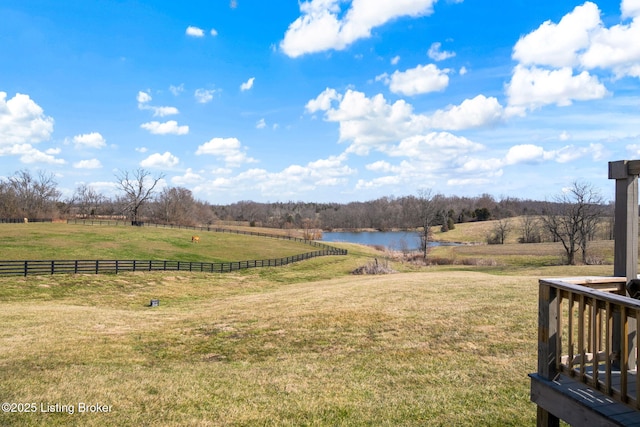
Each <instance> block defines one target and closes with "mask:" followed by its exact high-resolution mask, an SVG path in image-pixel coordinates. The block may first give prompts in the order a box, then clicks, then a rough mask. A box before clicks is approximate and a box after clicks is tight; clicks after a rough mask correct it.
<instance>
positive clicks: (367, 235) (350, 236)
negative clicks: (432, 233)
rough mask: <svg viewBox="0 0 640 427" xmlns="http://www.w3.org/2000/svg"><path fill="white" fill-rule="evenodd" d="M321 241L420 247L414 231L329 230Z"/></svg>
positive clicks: (415, 248)
mask: <svg viewBox="0 0 640 427" xmlns="http://www.w3.org/2000/svg"><path fill="white" fill-rule="evenodd" d="M322 241H325V242H348V243H358V244H360V245H380V246H384V247H386V248H387V249H391V250H410V251H416V250H419V249H420V233H417V232H415V231H359V232H351V231H331V232H323V233H322ZM449 244H451V245H455V243H441V242H430V243H429V245H430V246H440V245H449Z"/></svg>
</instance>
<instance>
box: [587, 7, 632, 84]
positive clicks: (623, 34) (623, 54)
mask: <svg viewBox="0 0 640 427" xmlns="http://www.w3.org/2000/svg"><path fill="white" fill-rule="evenodd" d="M634 13H635V12H634ZM630 40H634V41H635V40H640V19H638V18H636V19H634V20H633V21H632V22H631V23H630V24H628V25H614V26H612V27H611V28H602V29H600V30H599V31H598V32H596V33H595V34H593V36H592V38H591V44H590V45H589V48H588V49H587V50H586V52H584V54H582V56H581V58H580V59H581V65H582V66H583V67H586V68H589V69H592V68H602V69H611V70H612V71H613V72H614V74H615V75H616V77H618V78H620V77H624V76H631V77H640V43H635V42H630Z"/></svg>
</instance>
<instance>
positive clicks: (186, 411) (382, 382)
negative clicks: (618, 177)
mask: <svg viewBox="0 0 640 427" xmlns="http://www.w3.org/2000/svg"><path fill="white" fill-rule="evenodd" d="M127 230H131V228H127ZM145 230H146V229H145ZM149 231H150V230H149ZM164 231H165V232H167V230H164ZM170 232H171V233H172V232H173V231H170ZM105 233H107V232H106V231H105ZM107 234H108V233H107ZM187 234H188V236H187ZM187 234H185V236H187V237H189V236H190V234H189V233H187ZM0 236H3V237H2V238H1V239H0V240H2V241H4V234H1V235H0ZM158 236H160V235H158ZM185 236H182V238H181V239H182V240H184V237H185ZM234 237H236V238H237V237H240V236H234ZM66 238H67V236H65V235H59V236H57V237H56V239H57V241H59V239H63V240H64V239H66ZM68 238H69V239H72V237H71V235H68ZM158 238H159V237H158ZM167 238H168V237H167ZM56 239H54V240H56ZM179 241H180V240H179ZM268 242H272V241H271V240H270V241H268ZM189 244H190V243H189ZM62 246H66V244H64V245H62ZM203 246H204V243H203ZM245 246H246V245H245ZM339 246H341V247H346V248H347V249H349V251H350V255H349V256H346V257H338V256H336V257H323V258H317V259H313V260H309V261H305V262H301V263H297V264H293V265H289V266H286V267H281V268H264V269H252V270H245V271H242V272H237V273H228V274H190V273H178V274H175V273H172V274H160V273H145V274H142V273H136V274H123V275H118V276H115V275H101V276H93V275H78V276H73V275H69V276H66V275H59V276H36V277H27V278H0V397H1V400H3V401H8V402H36V403H37V404H38V405H39V404H40V403H51V404H55V403H60V404H74V405H76V404H77V403H78V402H91V403H102V404H106V405H111V407H112V411H111V412H110V413H108V414H81V415H79V414H74V415H68V414H41V413H36V414H6V413H0V425H45V424H46V425H83V426H84V425H89V426H91V425H443V426H444V425H533V424H534V423H535V405H533V404H532V403H530V402H529V386H528V378H527V376H526V374H527V373H529V372H533V371H534V370H535V366H536V344H537V278H538V277H549V276H562V275H583V274H589V275H592V274H601V275H605V274H610V273H609V271H608V270H610V266H595V267H588V268H584V267H542V268H539V267H536V268H534V267H531V266H527V265H520V266H518V265H513V264H512V265H510V266H507V267H500V266H498V267H493V268H492V269H491V270H487V271H489V272H490V273H500V274H501V275H495V274H487V273H486V272H479V271H470V269H469V268H468V267H467V268H466V271H455V270H453V269H452V268H451V267H438V268H433V267H431V268H426V269H422V270H421V271H417V272H411V273H401V274H395V275H387V276H359V277H354V276H350V275H349V274H348V273H349V272H350V271H351V270H353V269H354V268H355V267H357V266H359V265H362V264H364V263H366V262H367V261H368V260H370V259H371V258H372V257H373V256H380V254H379V253H376V252H374V251H372V250H370V249H366V248H362V247H359V246H356V245H346V244H345V245H339ZM243 258H246V257H243ZM395 267H396V268H397V269H400V270H408V269H409V267H407V266H403V265H395ZM456 268H458V267H456ZM458 269H459V268H458ZM587 270H588V271H587ZM151 298H158V299H160V301H161V303H160V307H157V308H149V307H147V306H146V305H147V304H148V302H149V300H150V299H151Z"/></svg>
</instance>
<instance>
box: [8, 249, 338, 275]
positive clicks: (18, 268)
mask: <svg viewBox="0 0 640 427" xmlns="http://www.w3.org/2000/svg"><path fill="white" fill-rule="evenodd" d="M346 253H347V251H345V250H342V249H336V248H334V249H333V250H322V251H314V252H307V253H303V254H299V255H293V256H289V257H284V258H274V259H262V260H248V261H232V262H193V261H168V260H24V261H0V275H4V276H6V275H13V276H16V275H19V276H27V275H30V274H31V275H37V274H39V275H42V274H65V273H66V274H105V273H112V274H113V273H115V274H118V273H120V272H131V271H197V272H208V273H226V272H230V271H235V270H243V269H247V268H256V267H279V266H283V265H287V264H291V263H293V262H298V261H303V260H306V259H311V258H315V257H319V256H326V255H346Z"/></svg>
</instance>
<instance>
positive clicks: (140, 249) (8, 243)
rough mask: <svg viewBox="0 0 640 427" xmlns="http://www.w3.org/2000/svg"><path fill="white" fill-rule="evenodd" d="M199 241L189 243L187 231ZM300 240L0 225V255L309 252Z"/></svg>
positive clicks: (190, 257) (176, 256) (182, 256)
mask: <svg viewBox="0 0 640 427" xmlns="http://www.w3.org/2000/svg"><path fill="white" fill-rule="evenodd" d="M194 234H197V235H199V236H200V243H198V244H195V243H191V236H192V235H194ZM313 250H314V248H312V247H311V246H309V245H305V244H304V243H300V242H295V241H289V240H281V239H270V238H266V237H255V236H246V235H237V234H229V233H216V232H207V231H196V232H194V231H193V230H181V229H170V228H154V227H131V226H119V227H116V226H98V225H95V226H91V225H68V224H57V223H54V224H50V223H49V224H47V223H31V224H0V259H4V260H23V259H24V260H27V259H29V260H31V259H153V260H176V261H203V262H227V261H244V260H252V259H269V258H280V257H287V256H291V255H296V254H301V253H305V252H311V251H313Z"/></svg>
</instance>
